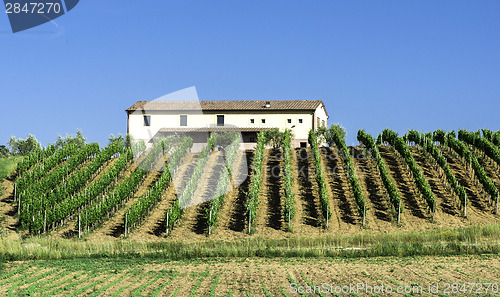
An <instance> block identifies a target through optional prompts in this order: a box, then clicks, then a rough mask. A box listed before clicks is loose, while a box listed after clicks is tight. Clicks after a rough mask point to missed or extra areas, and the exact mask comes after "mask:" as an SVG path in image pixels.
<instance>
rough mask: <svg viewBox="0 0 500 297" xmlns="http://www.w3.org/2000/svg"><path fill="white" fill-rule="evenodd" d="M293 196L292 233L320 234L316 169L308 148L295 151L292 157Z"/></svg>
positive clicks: (319, 207)
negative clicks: (293, 215)
mask: <svg viewBox="0 0 500 297" xmlns="http://www.w3.org/2000/svg"><path fill="white" fill-rule="evenodd" d="M292 168H295V169H296V170H293V180H294V186H293V191H294V194H295V217H294V219H293V231H294V233H297V234H308V235H313V234H317V233H321V232H322V229H323V226H322V223H321V220H320V218H321V206H320V201H319V195H318V184H317V183H316V179H315V176H316V171H315V170H316V169H315V168H314V164H313V162H312V155H311V149H310V148H307V149H306V148H301V149H295V150H294V154H293V155H292Z"/></svg>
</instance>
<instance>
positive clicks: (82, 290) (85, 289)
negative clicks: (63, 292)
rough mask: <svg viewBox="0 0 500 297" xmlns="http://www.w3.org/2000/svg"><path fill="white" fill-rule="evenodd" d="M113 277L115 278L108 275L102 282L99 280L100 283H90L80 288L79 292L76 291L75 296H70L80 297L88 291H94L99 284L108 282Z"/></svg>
mask: <svg viewBox="0 0 500 297" xmlns="http://www.w3.org/2000/svg"><path fill="white" fill-rule="evenodd" d="M112 276H113V275H108V276H107V277H105V278H103V279H100V280H98V281H96V282H92V283H90V284H88V285H86V286H85V287H83V288H80V289H78V290H76V291H74V292H73V294H71V295H70V296H78V295H80V294H82V293H83V292H85V291H87V290H89V289H92V288H93V287H95V286H97V285H98V284H100V283H103V282H105V281H107V280H108V279H109V278H111V277H112Z"/></svg>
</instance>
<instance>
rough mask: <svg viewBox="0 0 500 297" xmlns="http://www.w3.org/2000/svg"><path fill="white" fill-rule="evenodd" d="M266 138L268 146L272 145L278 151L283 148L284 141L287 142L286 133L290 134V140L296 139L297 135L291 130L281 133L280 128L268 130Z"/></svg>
mask: <svg viewBox="0 0 500 297" xmlns="http://www.w3.org/2000/svg"><path fill="white" fill-rule="evenodd" d="M262 133H264V137H265V139H266V145H268V144H270V145H271V146H272V147H273V149H278V148H280V147H282V146H283V141H284V140H285V133H290V139H294V138H295V135H294V134H293V131H292V130H291V129H288V128H287V129H286V130H285V131H283V132H281V131H280V130H279V129H278V128H273V129H270V130H266V131H264V132H262Z"/></svg>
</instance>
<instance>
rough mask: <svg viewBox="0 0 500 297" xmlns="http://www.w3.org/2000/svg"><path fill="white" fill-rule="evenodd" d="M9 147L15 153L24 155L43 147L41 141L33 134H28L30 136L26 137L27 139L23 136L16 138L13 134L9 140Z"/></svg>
mask: <svg viewBox="0 0 500 297" xmlns="http://www.w3.org/2000/svg"><path fill="white" fill-rule="evenodd" d="M9 147H10V151H11V152H12V153H13V154H19V155H22V156H24V155H27V154H29V153H31V152H34V151H37V150H40V149H41V148H42V146H41V145H40V142H38V140H37V139H36V137H35V136H33V135H31V134H29V135H28V138H26V140H24V139H21V138H19V139H16V137H15V136H12V137H11V138H10V140H9Z"/></svg>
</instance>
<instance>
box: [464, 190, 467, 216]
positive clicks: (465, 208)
mask: <svg viewBox="0 0 500 297" xmlns="http://www.w3.org/2000/svg"><path fill="white" fill-rule="evenodd" d="M466 217H467V193H465V196H464V218H466Z"/></svg>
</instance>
